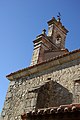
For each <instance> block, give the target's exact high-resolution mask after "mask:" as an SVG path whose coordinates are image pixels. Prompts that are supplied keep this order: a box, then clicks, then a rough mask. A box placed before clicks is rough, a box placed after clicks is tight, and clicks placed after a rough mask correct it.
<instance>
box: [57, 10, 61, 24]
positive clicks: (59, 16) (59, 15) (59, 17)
mask: <svg viewBox="0 0 80 120" xmlns="http://www.w3.org/2000/svg"><path fill="white" fill-rule="evenodd" d="M57 18H58V19H57V21H58V22H60V20H61V14H60V12H58V15H57Z"/></svg>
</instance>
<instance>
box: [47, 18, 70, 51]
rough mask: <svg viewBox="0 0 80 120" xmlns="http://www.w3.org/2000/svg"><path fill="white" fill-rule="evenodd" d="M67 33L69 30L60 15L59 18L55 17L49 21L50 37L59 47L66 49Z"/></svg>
mask: <svg viewBox="0 0 80 120" xmlns="http://www.w3.org/2000/svg"><path fill="white" fill-rule="evenodd" d="M67 33H68V30H67V29H66V28H65V27H64V26H63V25H62V23H61V21H60V17H58V19H57V20H56V19H55V18H54V17H53V18H52V19H51V20H50V21H48V37H49V38H50V40H51V42H52V43H53V44H55V45H56V46H57V48H58V49H65V39H66V35H67ZM53 49H54V48H53Z"/></svg>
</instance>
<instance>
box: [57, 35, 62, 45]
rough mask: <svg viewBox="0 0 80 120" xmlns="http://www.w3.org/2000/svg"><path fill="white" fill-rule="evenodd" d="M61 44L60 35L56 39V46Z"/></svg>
mask: <svg viewBox="0 0 80 120" xmlns="http://www.w3.org/2000/svg"><path fill="white" fill-rule="evenodd" d="M60 43H61V36H60V35H59V34H58V35H57V37H56V44H60Z"/></svg>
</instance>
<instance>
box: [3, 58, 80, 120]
mask: <svg viewBox="0 0 80 120" xmlns="http://www.w3.org/2000/svg"><path fill="white" fill-rule="evenodd" d="M79 79H80V59H77V60H73V61H70V62H67V63H64V64H61V65H57V66H55V67H52V68H50V69H47V70H44V71H42V72H37V73H36V74H32V75H29V76H26V77H22V78H19V79H17V80H16V79H14V81H11V82H10V85H9V88H8V92H7V95H6V100H5V103H4V108H3V111H2V116H3V117H4V120H21V114H22V113H23V112H24V111H25V112H28V111H31V110H34V109H38V108H43V107H52V106H59V105H61V104H70V103H72V102H74V98H75V97H74V81H75V80H79Z"/></svg>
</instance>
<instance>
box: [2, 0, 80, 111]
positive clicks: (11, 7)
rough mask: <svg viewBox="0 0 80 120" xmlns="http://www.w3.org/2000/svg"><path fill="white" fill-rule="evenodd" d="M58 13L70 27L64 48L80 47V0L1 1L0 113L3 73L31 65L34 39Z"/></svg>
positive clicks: (4, 89)
mask: <svg viewBox="0 0 80 120" xmlns="http://www.w3.org/2000/svg"><path fill="white" fill-rule="evenodd" d="M58 12H60V13H61V22H62V23H63V25H64V26H65V27H66V28H67V29H68V30H69V33H68V34H67V38H66V48H68V49H69V51H72V50H75V49H79V48H80V23H79V22H80V0H0V112H1V111H2V108H3V105H4V100H5V97H6V93H7V89H8V86H9V80H8V79H7V78H6V75H8V74H10V73H12V72H15V71H17V70H20V69H23V68H26V67H28V66H29V65H30V62H31V58H32V52H33V40H35V39H36V36H37V35H39V34H41V33H42V30H43V29H44V28H45V29H46V30H47V32H48V25H47V21H49V20H50V19H52V17H53V16H54V17H55V18H57V14H58Z"/></svg>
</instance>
